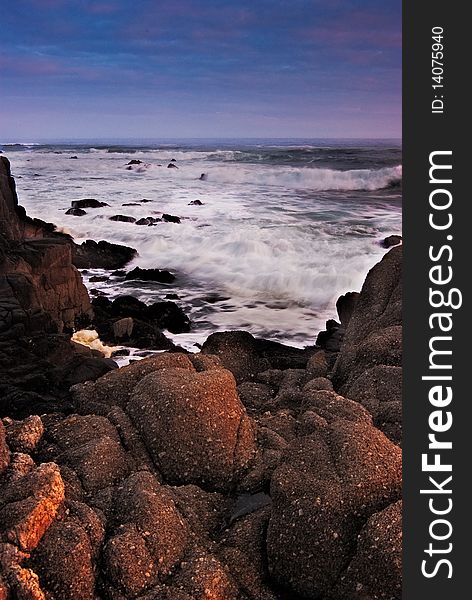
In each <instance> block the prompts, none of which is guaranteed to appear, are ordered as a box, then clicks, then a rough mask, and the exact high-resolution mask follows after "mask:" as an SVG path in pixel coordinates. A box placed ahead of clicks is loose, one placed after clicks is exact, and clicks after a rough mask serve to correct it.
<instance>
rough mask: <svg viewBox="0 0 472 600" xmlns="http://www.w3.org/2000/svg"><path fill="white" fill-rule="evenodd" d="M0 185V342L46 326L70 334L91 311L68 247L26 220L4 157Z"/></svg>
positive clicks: (0, 159) (44, 227) (44, 228)
mask: <svg viewBox="0 0 472 600" xmlns="http://www.w3.org/2000/svg"><path fill="white" fill-rule="evenodd" d="M0 182H1V183H0V190H1V195H0V218H1V224H2V225H1V234H2V237H1V239H0V244H1V253H0V289H1V292H2V294H1V298H2V299H1V304H0V336H8V335H13V336H17V335H19V334H27V333H29V332H31V331H35V330H42V329H44V326H45V324H46V323H47V322H49V323H48V325H47V327H48V329H49V330H50V331H54V330H56V331H59V332H61V331H62V330H63V329H64V328H71V327H73V325H74V322H75V320H76V319H77V318H78V317H80V316H83V315H90V314H91V307H90V302H89V298H88V294H87V290H86V289H85V286H84V285H83V283H82V280H81V278H80V274H79V273H78V271H77V270H76V268H75V267H74V266H73V265H72V251H71V245H70V242H69V240H68V239H67V238H60V237H52V238H51V237H49V234H50V233H51V232H50V231H49V228H48V226H47V225H46V224H41V222H39V221H33V220H31V219H28V218H26V217H25V216H24V214H23V211H22V209H20V208H19V206H18V198H17V196H16V192H15V185H14V181H13V178H12V177H11V175H10V165H9V163H8V160H7V159H6V158H5V157H4V156H2V157H0ZM15 242H19V243H15Z"/></svg>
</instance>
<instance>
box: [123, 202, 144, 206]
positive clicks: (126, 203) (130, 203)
mask: <svg viewBox="0 0 472 600" xmlns="http://www.w3.org/2000/svg"><path fill="white" fill-rule="evenodd" d="M121 206H141V204H139V202H124V203H123V204H122V205H121Z"/></svg>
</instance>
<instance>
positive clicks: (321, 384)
mask: <svg viewBox="0 0 472 600" xmlns="http://www.w3.org/2000/svg"><path fill="white" fill-rule="evenodd" d="M314 390H327V391H332V390H333V384H332V383H331V381H330V380H329V379H326V377H315V378H314V379H310V381H308V383H306V384H305V385H304V386H303V392H304V393H306V392H311V391H314Z"/></svg>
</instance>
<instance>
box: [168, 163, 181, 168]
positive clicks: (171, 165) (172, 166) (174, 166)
mask: <svg viewBox="0 0 472 600" xmlns="http://www.w3.org/2000/svg"><path fill="white" fill-rule="evenodd" d="M167 168H168V169H178V168H179V167H178V166H177V165H174V164H173V163H172V162H170V163H169V164H168V165H167Z"/></svg>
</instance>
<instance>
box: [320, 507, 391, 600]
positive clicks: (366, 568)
mask: <svg viewBox="0 0 472 600" xmlns="http://www.w3.org/2000/svg"><path fill="white" fill-rule="evenodd" d="M366 598H373V599H375V600H400V599H401V598H402V503H401V501H399V502H395V503H394V504H391V505H390V506H388V507H387V508H385V509H384V510H383V511H381V512H379V513H375V514H374V515H372V516H371V517H370V518H369V519H368V521H367V523H366V524H365V525H364V527H363V528H362V531H361V533H360V534H359V538H358V541H357V550H356V553H355V555H354V557H353V559H352V560H351V562H350V564H349V566H348V568H347V570H346V572H345V573H344V574H343V576H342V577H341V579H340V580H339V582H338V584H337V585H336V586H335V587H334V589H333V590H332V591H331V592H330V593H329V594H328V596H327V600H365V599H366Z"/></svg>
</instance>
